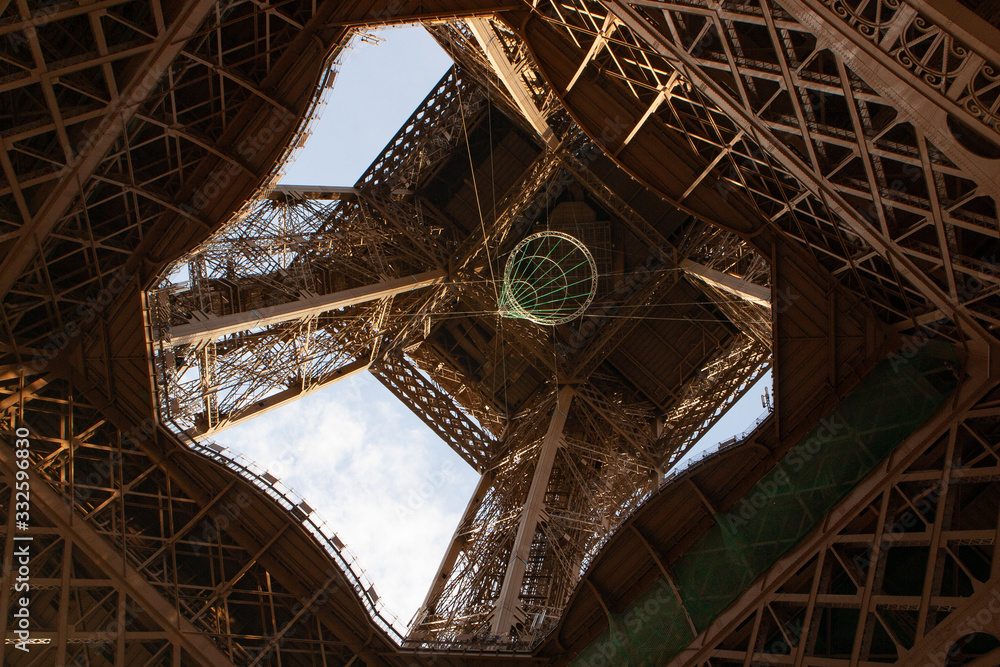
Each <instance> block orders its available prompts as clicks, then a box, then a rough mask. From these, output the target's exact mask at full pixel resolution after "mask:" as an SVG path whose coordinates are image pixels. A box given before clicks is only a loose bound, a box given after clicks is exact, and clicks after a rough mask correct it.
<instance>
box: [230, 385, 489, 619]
mask: <svg viewBox="0 0 1000 667" xmlns="http://www.w3.org/2000/svg"><path fill="white" fill-rule="evenodd" d="M216 440H217V441H218V442H219V443H220V444H223V445H226V446H227V447H230V448H231V449H232V450H233V452H239V453H242V454H243V455H244V456H246V457H247V458H249V459H251V460H253V461H256V462H257V463H258V464H259V465H260V466H261V467H264V468H267V469H268V470H270V472H271V473H272V474H274V475H276V476H278V477H279V478H281V480H282V481H283V482H284V483H285V484H287V485H288V486H290V487H292V488H293V489H294V490H295V492H296V493H297V494H298V495H299V496H301V497H302V498H304V499H305V500H306V501H307V502H308V503H309V504H310V505H311V506H312V507H313V508H315V509H316V510H317V511H318V512H319V513H320V514H321V515H322V516H323V518H325V519H326V521H327V522H328V523H329V524H330V526H331V527H332V528H333V529H334V530H336V531H337V533H338V534H339V535H340V537H341V539H342V540H344V542H346V543H347V545H348V547H349V548H350V549H351V551H353V552H354V553H355V554H356V555H357V557H358V561H359V564H360V565H361V566H362V567H363V568H365V570H366V571H367V574H368V576H369V578H370V579H371V580H372V581H373V582H374V583H375V588H376V590H377V591H378V593H379V595H380V596H381V597H382V598H383V601H384V602H385V604H386V606H387V607H388V608H389V609H390V610H391V611H393V612H395V613H396V614H398V615H399V617H400V619H401V620H402V621H403V622H404V623H407V622H409V620H410V618H411V616H412V615H413V613H414V612H415V611H416V610H417V608H418V607H419V606H420V604H421V603H422V602H423V598H424V595H425V594H426V591H427V588H428V586H429V585H430V583H431V580H432V578H433V576H434V573H435V571H436V569H437V566H438V564H439V563H440V560H441V557H442V556H443V554H444V550H445V548H446V547H447V545H448V543H449V541H450V540H451V536H452V533H453V531H454V529H455V525H456V524H457V523H458V520H459V517H460V514H461V512H462V511H463V510H464V509H465V504H466V502H467V501H468V499H469V497H470V496H471V494H472V491H473V490H474V488H475V485H476V482H477V480H478V475H477V473H476V472H475V471H474V470H473V469H472V468H470V467H469V466H468V465H467V464H466V463H465V462H464V461H462V460H461V459H460V458H459V457H458V455H457V454H455V453H454V452H452V451H451V449H450V448H448V446H447V445H446V444H445V443H443V442H442V441H441V440H440V439H439V438H438V437H437V436H436V435H435V434H434V433H433V432H431V431H430V430H429V429H428V428H427V427H426V426H424V424H423V423H422V422H420V421H419V420H418V419H417V418H416V417H415V416H414V415H413V414H412V413H410V412H409V411H408V410H407V409H406V408H405V407H404V406H403V405H402V404H401V403H400V402H399V401H398V400H397V399H396V398H395V397H394V396H392V395H391V394H390V393H389V392H388V391H387V390H385V389H384V388H383V387H382V386H381V385H380V384H379V383H378V382H377V381H376V380H375V379H374V378H373V377H371V376H370V375H367V374H366V375H360V376H356V377H354V378H350V379H348V380H345V381H343V382H341V383H339V384H337V385H334V386H333V387H330V388H328V389H325V390H323V391H321V392H318V393H317V394H314V395H312V396H308V397H306V398H303V399H301V400H299V401H297V402H296V403H293V404H292V405H289V406H287V407H285V408H283V409H281V410H278V411H275V412H274V413H271V414H269V415H267V416H266V417H262V418H259V419H257V420H254V421H252V422H248V423H246V424H243V425H241V426H238V427H235V428H233V429H230V430H228V431H223V432H222V433H220V434H219V436H218V437H217V438H216Z"/></svg>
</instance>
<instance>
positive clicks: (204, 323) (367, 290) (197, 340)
mask: <svg viewBox="0 0 1000 667" xmlns="http://www.w3.org/2000/svg"><path fill="white" fill-rule="evenodd" d="M446 278H447V274H446V273H445V272H444V271H442V270H437V271H427V272H426V273H419V274H417V275H414V276H407V277H405V278H396V279H395V280H387V281H385V282H381V283H376V284H374V285H366V286H364V287H352V288H351V289H346V290H341V291H339V292H334V293H333V294H324V295H322V296H307V297H303V298H301V299H299V300H297V301H290V302H288V303H282V304H279V305H277V306H267V307H264V308H259V309H251V310H249V311H246V312H242V313H233V314H232V315H223V316H221V317H209V318H206V319H204V320H201V321H197V322H190V323H188V324H182V325H180V326H176V327H172V328H171V331H170V344H171V345H172V346H173V347H179V346H181V345H194V346H196V347H200V346H202V345H205V344H208V343H210V342H212V341H213V340H217V339H219V338H221V337H222V336H228V335H230V334H234V333H237V332H239V331H247V330H249V329H256V328H259V327H265V326H270V325H273V324H279V323H281V322H290V321H295V320H300V319H303V318H307V317H314V316H316V315H320V314H322V313H325V312H327V311H330V310H337V309H339V308H346V307H348V306H355V305H357V304H359V303H366V302H368V301H377V300H379V299H384V298H386V297H390V296H395V295H397V294H403V293H404V292H412V291H413V290H415V289H420V288H421V287H427V286H428V285H437V284H440V283H443V282H444V281H445V280H446Z"/></svg>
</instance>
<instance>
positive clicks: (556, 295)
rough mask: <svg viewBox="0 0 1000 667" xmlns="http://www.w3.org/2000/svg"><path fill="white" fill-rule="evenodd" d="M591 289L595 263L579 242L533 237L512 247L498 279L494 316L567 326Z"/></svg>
mask: <svg viewBox="0 0 1000 667" xmlns="http://www.w3.org/2000/svg"><path fill="white" fill-rule="evenodd" d="M596 290H597V264H596V263H595V262H594V257H593V256H592V255H591V254H590V251H589V250H587V247H586V246H585V245H583V243H581V242H580V241H579V240H577V239H576V238H574V237H572V236H570V235H569V234H564V233H562V232H539V233H537V234H532V235H531V236H529V237H527V238H525V239H524V240H523V241H521V242H520V243H518V244H517V246H516V247H515V248H514V250H513V251H511V253H510V257H509V258H508V259H507V265H506V267H505V268H504V274H503V291H502V292H501V293H500V314H501V315H503V316H504V317H511V318H518V319H525V320H530V321H531V322H535V323H536V324H545V325H556V324H562V323H564V322H569V321H570V320H572V319H573V318H575V317H579V316H580V315H582V314H583V312H584V311H585V310H587V306H589V305H590V302H591V301H592V300H593V298H594V292H595V291H596Z"/></svg>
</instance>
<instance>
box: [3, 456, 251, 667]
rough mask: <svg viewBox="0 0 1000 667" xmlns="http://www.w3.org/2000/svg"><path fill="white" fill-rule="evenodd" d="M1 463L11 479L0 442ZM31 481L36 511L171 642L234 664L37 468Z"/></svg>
mask: <svg viewBox="0 0 1000 667" xmlns="http://www.w3.org/2000/svg"><path fill="white" fill-rule="evenodd" d="M0 464H2V465H3V467H4V468H5V469H6V472H7V474H8V475H9V477H10V478H11V479H13V477H14V472H15V471H16V470H17V465H16V459H15V457H14V452H13V450H11V448H10V446H9V445H7V444H6V443H0ZM28 476H29V480H30V483H31V499H32V502H33V504H34V507H35V509H36V511H41V512H43V513H44V514H45V515H46V516H47V517H48V518H49V519H50V520H51V521H52V522H53V523H54V524H55V526H56V527H57V528H58V529H59V531H60V533H61V534H62V535H64V536H65V537H66V539H67V540H71V541H72V542H73V545H74V549H79V550H80V551H83V552H84V553H86V554H87V556H88V557H89V558H90V559H91V560H92V561H93V562H94V563H95V564H96V565H98V566H99V567H100V568H101V569H102V570H103V571H104V572H105V574H107V576H108V577H109V578H110V579H111V580H112V581H114V582H115V586H116V587H117V588H118V590H119V593H120V594H126V595H128V596H130V597H132V598H133V599H135V600H137V601H138V602H139V603H140V604H141V605H142V607H143V609H144V610H145V611H146V613H147V614H148V615H149V618H150V620H152V621H154V622H156V623H157V625H159V626H160V627H161V628H163V630H164V632H165V633H166V635H167V636H168V637H169V639H170V641H171V642H172V643H173V644H175V645H179V646H181V647H183V649H184V650H185V651H186V652H187V653H188V654H190V656H191V657H192V658H193V659H194V660H196V661H197V662H198V663H199V664H202V665H205V666H206V667H218V666H220V665H221V666H224V665H230V666H232V665H233V663H232V662H231V661H230V660H229V658H228V657H227V656H226V655H225V654H224V653H222V651H220V650H219V648H218V647H217V646H216V645H215V644H214V643H212V641H211V640H210V639H208V637H206V636H205V635H204V634H202V632H201V631H200V630H198V628H196V627H194V625H192V624H191V622H190V621H189V620H188V619H187V618H186V617H185V616H183V615H182V614H180V613H179V612H178V611H177V609H176V608H175V607H174V605H173V604H172V603H171V602H169V601H167V600H166V599H165V598H164V597H163V596H162V595H160V593H159V592H158V591H157V590H156V588H155V587H154V586H153V585H152V584H151V583H149V581H148V580H147V578H146V577H144V576H142V575H141V574H139V573H138V572H136V570H135V569H134V568H133V567H132V566H131V565H129V564H128V563H127V562H126V561H125V559H124V558H122V556H121V554H120V553H119V552H118V550H117V549H115V548H113V547H112V546H111V545H110V544H108V542H107V541H106V540H105V539H104V538H103V537H102V536H101V535H100V534H99V533H98V532H97V531H96V530H94V528H93V527H92V526H91V525H90V524H89V523H87V522H86V521H81V520H80V519H79V517H77V516H74V512H73V510H72V508H71V507H70V506H69V505H67V504H66V502H65V501H64V500H63V499H62V498H60V497H59V495H58V494H57V493H56V492H55V491H53V490H52V488H51V487H49V485H48V483H47V482H46V481H45V480H44V479H42V478H41V477H39V476H38V475H37V474H36V473H35V472H34V470H29V472H28Z"/></svg>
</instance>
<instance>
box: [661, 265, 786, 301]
mask: <svg viewBox="0 0 1000 667" xmlns="http://www.w3.org/2000/svg"><path fill="white" fill-rule="evenodd" d="M680 266H681V268H682V269H684V272H685V273H686V274H688V275H689V276H694V277H695V278H698V279H699V280H702V281H704V282H706V283H708V284H709V285H711V286H712V287H714V288H716V289H719V290H722V291H723V292H726V293H727V294H732V295H733V296H735V297H738V298H740V299H743V300H744V301H749V302H750V303H755V304H757V305H758V306H764V307H765V308H770V307H771V290H770V289H768V288H767V287H762V286H761V285H755V284H753V283H751V282H748V281H746V280H743V279H742V278H737V277H736V276H733V275H730V274H728V273H723V272H722V271H716V270H715V269H710V268H708V267H707V266H704V265H702V264H698V263H697V262H692V261H691V260H690V259H685V260H682V261H681V264H680Z"/></svg>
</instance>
